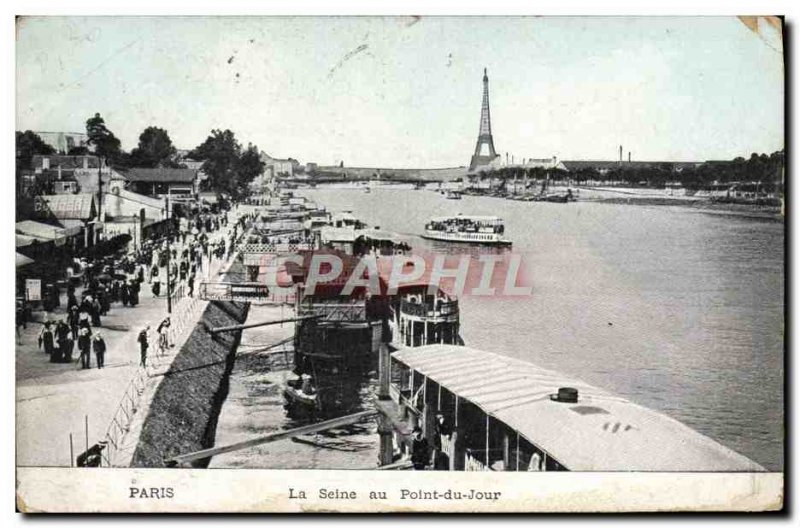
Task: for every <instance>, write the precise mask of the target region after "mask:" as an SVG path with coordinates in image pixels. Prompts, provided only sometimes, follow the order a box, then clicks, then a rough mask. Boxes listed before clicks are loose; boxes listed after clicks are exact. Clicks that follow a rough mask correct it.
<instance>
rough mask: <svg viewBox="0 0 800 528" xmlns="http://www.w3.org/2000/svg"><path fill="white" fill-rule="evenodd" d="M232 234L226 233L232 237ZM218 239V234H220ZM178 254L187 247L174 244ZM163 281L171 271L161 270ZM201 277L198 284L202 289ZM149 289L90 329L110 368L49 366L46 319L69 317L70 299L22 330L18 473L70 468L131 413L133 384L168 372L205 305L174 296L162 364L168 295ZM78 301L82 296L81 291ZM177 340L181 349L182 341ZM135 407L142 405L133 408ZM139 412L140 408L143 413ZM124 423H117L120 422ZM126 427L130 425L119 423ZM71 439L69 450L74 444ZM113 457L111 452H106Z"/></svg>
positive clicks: (216, 265) (210, 270)
mask: <svg viewBox="0 0 800 528" xmlns="http://www.w3.org/2000/svg"><path fill="white" fill-rule="evenodd" d="M234 224H235V222H231V223H229V227H227V228H224V229H222V230H221V231H220V232H218V233H220V234H221V235H223V236H225V237H226V238H227V236H228V230H229V228H231V227H232V226H233V225H234ZM216 236H218V235H216ZM174 247H175V248H176V249H178V250H179V251H180V250H181V249H182V246H180V245H179V244H175V245H174ZM227 262H228V261H221V260H217V259H214V258H212V259H211V261H210V262H208V261H206V262H204V266H203V269H204V270H205V271H206V272H207V276H210V277H212V278H213V277H215V276H216V274H218V273H219V270H220V269H221V268H222V267H223V266H224V265H226V263H227ZM161 276H166V269H162V270H161ZM199 280H200V277H198V282H199ZM148 286H149V285H148V284H147V283H145V284H143V285H142V290H141V293H140V302H139V304H138V305H137V306H136V307H125V306H122V305H120V304H114V305H113V306H112V308H111V310H110V311H109V313H108V314H107V315H106V316H103V317H102V325H101V326H100V327H99V328H97V329H93V331H98V330H99V331H100V333H101V334H102V336H103V338H104V340H105V342H106V345H107V351H106V354H105V367H104V368H103V369H98V368H96V367H97V365H96V357H95V356H94V353H92V367H93V368H91V369H85V370H84V369H81V368H80V364H79V363H78V362H77V361H75V359H76V358H77V356H78V353H73V358H74V360H73V363H50V362H49V358H48V357H47V355H46V354H45V353H44V352H43V351H42V350H41V349H40V348H39V346H38V337H39V333H40V332H41V329H42V323H43V322H44V321H45V320H48V319H49V320H58V319H62V318H64V317H65V308H64V307H65V306H66V298H65V296H62V302H61V307H60V308H58V309H56V311H54V312H51V313H42V312H40V313H37V314H35V317H34V321H33V322H29V323H28V324H27V328H26V329H24V330H23V329H21V331H20V333H19V334H18V336H17V338H16V410H15V412H16V431H17V432H16V438H17V442H16V463H17V465H18V466H54V467H70V466H71V465H74V464H75V457H77V456H78V454H80V453H82V452H83V451H84V450H86V448H87V446H89V447H90V446H92V445H94V444H95V443H97V442H99V441H101V440H104V439H105V438H106V433H107V431H109V430H113V427H111V428H110V427H109V425H110V424H112V423H113V422H114V420H115V419H116V418H117V417H118V416H120V415H124V414H126V413H130V409H131V408H130V407H127V408H124V409H120V407H121V405H122V406H123V407H124V406H125V405H124V404H123V402H124V401H126V399H128V396H129V394H128V392H130V391H131V387H132V385H136V383H135V380H136V379H137V378H138V379H140V380H144V379H150V378H151V377H153V376H155V377H160V376H158V374H159V373H163V371H166V369H168V368H169V364H170V363H171V361H172V359H173V358H174V357H175V355H176V354H177V351H178V350H180V345H182V344H183V342H184V341H185V339H186V335H188V332H185V330H187V329H190V328H192V327H193V326H194V322H193V321H192V318H194V321H196V319H197V317H198V316H199V314H200V313H202V310H201V309H202V308H203V307H204V306H205V304H207V303H206V302H205V301H199V300H197V299H196V298H189V297H180V294H181V293H182V292H183V291H184V290H183V289H181V288H180V287H179V286H178V287H176V290H177V291H176V295H174V296H173V307H172V308H173V310H172V316H171V320H172V322H173V335H172V342H173V343H172V344H173V345H175V346H174V347H173V348H171V349H169V350H168V351H167V353H166V354H164V355H163V356H162V357H158V352H159V351H158V345H157V337H158V336H157V334H156V332H155V330H156V327H157V326H158V324H159V323H160V322H161V321H162V320H163V319H164V318H165V317H166V316H167V315H168V314H167V299H166V296H165V295H164V294H163V292H162V295H161V296H159V297H153V295H152V293H151V291H150V288H149V287H148ZM78 294H79V295H80V290H79V291H78ZM148 325H149V326H150V339H149V342H150V348H149V349H148V367H147V368H146V369H143V372H142V371H140V368H139V361H140V357H139V344H138V342H137V337H138V334H139V332H140V330H142V329H143V328H145V327H146V326H148ZM178 341H180V342H178ZM136 406H138V402H137V403H136V405H134V407H136ZM138 411H139V412H141V408H139V409H138ZM118 421H119V420H118ZM120 425H121V426H122V427H123V428H125V427H126V426H124V425H122V424H120ZM70 435H71V437H72V439H71V440H72V445H70ZM109 451H110V449H109Z"/></svg>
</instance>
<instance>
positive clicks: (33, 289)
mask: <svg viewBox="0 0 800 528" xmlns="http://www.w3.org/2000/svg"><path fill="white" fill-rule="evenodd" d="M25 297H26V298H27V299H28V300H29V301H41V300H42V279H25Z"/></svg>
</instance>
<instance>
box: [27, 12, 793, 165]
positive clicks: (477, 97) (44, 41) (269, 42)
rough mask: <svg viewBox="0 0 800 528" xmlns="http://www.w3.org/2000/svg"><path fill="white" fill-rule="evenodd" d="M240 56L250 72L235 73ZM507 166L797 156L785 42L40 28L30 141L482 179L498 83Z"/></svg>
mask: <svg viewBox="0 0 800 528" xmlns="http://www.w3.org/2000/svg"><path fill="white" fill-rule="evenodd" d="M231 57H232V58H233V59H232V60H231ZM484 67H487V68H488V69H489V80H490V97H491V108H492V128H493V133H494V141H495V146H496V147H497V150H498V152H500V153H503V154H505V153H506V152H509V153H511V154H514V156H515V157H516V158H517V159H519V158H523V157H525V158H529V157H536V158H544V157H550V156H558V157H559V158H562V159H616V157H617V155H618V150H617V149H618V146H619V145H620V144H623V145H624V148H625V152H626V154H625V155H626V156H627V151H628V150H631V151H633V159H634V160H636V159H639V160H648V159H649V160H655V159H659V160H660V159H665V160H666V159H669V160H698V159H699V160H704V159H729V158H733V157H735V156H738V155H742V156H748V155H749V154H750V153H751V152H772V151H774V150H778V149H780V148H783V141H784V138H783V126H784V121H783V119H784V116H783V105H784V101H783V98H784V90H783V57H782V55H781V51H780V41H779V40H775V39H773V40H772V41H770V40H769V39H762V38H759V37H758V35H756V34H755V33H753V32H752V31H750V30H749V29H747V28H746V27H745V26H744V25H743V24H742V23H740V22H739V21H738V20H737V19H735V18H701V17H697V18H422V19H420V20H419V21H417V22H416V23H415V22H414V19H411V18H199V17H195V18H29V19H24V20H22V21H21V22H19V23H18V28H17V97H18V101H17V103H18V105H17V129H18V130H26V129H33V130H46V131H82V130H83V129H84V123H85V121H86V119H87V118H88V117H90V116H91V115H93V114H94V113H95V112H100V113H101V114H102V115H103V117H104V118H105V119H106V122H107V124H108V126H109V127H110V128H111V130H112V131H114V133H115V134H116V135H117V136H118V137H120V139H121V140H122V143H123V148H125V149H130V148H132V147H134V146H135V145H136V142H137V138H138V135H139V133H140V132H141V131H142V130H143V129H144V128H145V127H147V126H149V125H156V126H160V127H163V128H166V129H167V130H168V131H169V133H170V135H171V137H172V139H173V141H174V142H175V143H176V145H177V146H178V147H179V148H192V147H194V146H196V145H197V144H199V143H200V142H202V141H203V139H205V137H206V136H207V135H208V133H209V131H210V130H211V129H212V128H230V129H231V130H233V131H234V132H235V133H236V135H237V137H238V138H239V140H240V141H242V142H244V143H247V142H248V141H250V142H253V143H256V144H257V145H258V146H259V147H260V148H261V149H263V150H265V151H266V152H268V153H270V154H272V155H274V156H280V157H287V156H292V157H295V158H298V159H300V160H301V161H303V162H308V161H313V162H317V163H320V164H331V163H338V161H340V160H344V162H345V164H348V165H352V166H356V165H362V166H395V167H444V166H458V165H465V164H468V163H469V158H470V155H471V154H472V151H473V149H474V147H475V140H476V139H477V133H478V124H479V118H480V104H481V90H482V85H481V77H482V74H483V68H484Z"/></svg>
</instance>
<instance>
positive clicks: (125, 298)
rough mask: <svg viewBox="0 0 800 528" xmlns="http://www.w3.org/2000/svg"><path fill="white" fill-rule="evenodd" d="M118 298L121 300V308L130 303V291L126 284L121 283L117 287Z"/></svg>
mask: <svg viewBox="0 0 800 528" xmlns="http://www.w3.org/2000/svg"><path fill="white" fill-rule="evenodd" d="M119 297H120V299H121V300H122V306H128V302H129V301H130V289H129V287H128V284H127V283H126V282H123V283H122V284H121V285H120V287H119Z"/></svg>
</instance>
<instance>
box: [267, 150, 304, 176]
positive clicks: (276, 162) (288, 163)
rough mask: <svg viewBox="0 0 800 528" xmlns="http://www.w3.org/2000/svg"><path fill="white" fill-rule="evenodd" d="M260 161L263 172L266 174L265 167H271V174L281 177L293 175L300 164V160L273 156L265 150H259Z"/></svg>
mask: <svg viewBox="0 0 800 528" xmlns="http://www.w3.org/2000/svg"><path fill="white" fill-rule="evenodd" d="M261 161H263V162H264V169H265V170H264V172H265V174H266V172H267V169H271V171H272V175H273V176H281V177H289V178H291V177H292V176H294V173H295V172H296V170H297V168H298V167H299V166H300V162H299V161H297V160H296V159H292V158H286V159H281V158H273V157H272V156H270V155H269V154H267V153H266V152H263V151H262V152H261Z"/></svg>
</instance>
